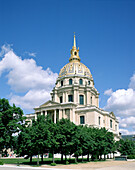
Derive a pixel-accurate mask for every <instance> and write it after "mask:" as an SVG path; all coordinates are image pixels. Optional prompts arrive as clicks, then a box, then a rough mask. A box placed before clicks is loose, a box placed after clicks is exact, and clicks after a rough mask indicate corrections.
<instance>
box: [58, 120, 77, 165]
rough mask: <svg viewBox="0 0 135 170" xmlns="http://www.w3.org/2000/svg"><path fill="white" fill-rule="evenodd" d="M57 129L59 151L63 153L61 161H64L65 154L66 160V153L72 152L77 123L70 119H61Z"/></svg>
mask: <svg viewBox="0 0 135 170" xmlns="http://www.w3.org/2000/svg"><path fill="white" fill-rule="evenodd" d="M57 129H58V130H57V139H56V141H57V142H58V146H59V147H58V151H59V152H60V153H61V161H62V162H63V155H65V162H66V155H70V154H72V150H73V144H74V143H73V141H72V138H73V136H74V135H75V133H76V131H75V129H76V125H75V124H74V123H73V122H70V120H69V119H61V120H60V121H58V122H57Z"/></svg>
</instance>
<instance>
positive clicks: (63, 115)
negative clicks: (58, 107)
mask: <svg viewBox="0 0 135 170" xmlns="http://www.w3.org/2000/svg"><path fill="white" fill-rule="evenodd" d="M62 118H65V109H63V114H62Z"/></svg>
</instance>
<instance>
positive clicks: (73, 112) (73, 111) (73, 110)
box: [72, 108, 76, 123]
mask: <svg viewBox="0 0 135 170" xmlns="http://www.w3.org/2000/svg"><path fill="white" fill-rule="evenodd" d="M72 116H73V123H76V122H75V109H74V108H73V109H72Z"/></svg>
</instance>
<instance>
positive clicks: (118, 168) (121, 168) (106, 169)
mask: <svg viewBox="0 0 135 170" xmlns="http://www.w3.org/2000/svg"><path fill="white" fill-rule="evenodd" d="M110 163H111V162H110ZM98 165H99V164H98ZM72 168H73V166H70V167H68V166H65V167H58V166H56V167H50V168H48V167H27V166H25V167H24V166H20V167H17V166H11V165H3V166H0V170H32V169H33V170H34V169H35V170H71V169H72ZM73 169H74V170H135V161H133V162H123V163H122V162H121V163H119V164H118V162H117V164H116V163H115V162H113V164H111V165H109V166H108V165H107V166H106V164H104V163H103V164H102V166H97V164H96V167H94V166H91V165H90V164H87V166H85V167H84V166H83V164H78V166H76V167H74V168H73ZM73 169H72V170H73Z"/></svg>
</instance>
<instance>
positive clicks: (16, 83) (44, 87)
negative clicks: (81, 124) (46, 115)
mask: <svg viewBox="0 0 135 170" xmlns="http://www.w3.org/2000/svg"><path fill="white" fill-rule="evenodd" d="M1 54H2V55H3V54H4V56H3V58H2V59H1V60H0V76H1V75H2V74H3V73H4V72H6V74H7V78H8V85H9V86H10V87H11V89H12V90H13V92H12V95H11V96H10V97H11V102H12V103H15V104H16V105H19V106H21V107H22V108H23V109H32V108H33V107H35V106H38V105H40V104H42V103H43V102H45V101H46V100H47V99H49V98H50V95H49V93H50V91H51V90H52V88H53V87H54V85H55V82H56V78H57V76H58V74H57V73H53V72H52V71H51V70H50V68H47V69H46V70H44V69H43V68H42V67H41V66H37V64H36V61H35V60H34V59H24V60H23V59H22V58H21V57H19V56H17V55H16V54H15V53H14V51H13V49H11V46H7V47H6V46H5V45H4V46H3V47H2V51H1ZM14 92H16V93H24V96H20V95H18V94H17V95H15V94H14Z"/></svg>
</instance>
